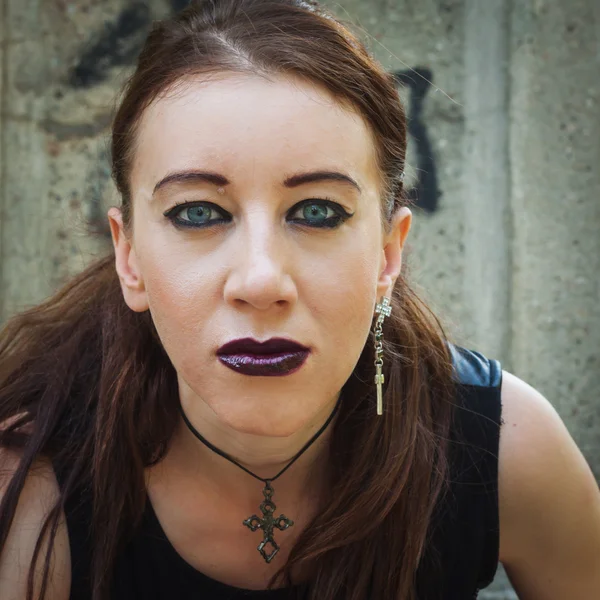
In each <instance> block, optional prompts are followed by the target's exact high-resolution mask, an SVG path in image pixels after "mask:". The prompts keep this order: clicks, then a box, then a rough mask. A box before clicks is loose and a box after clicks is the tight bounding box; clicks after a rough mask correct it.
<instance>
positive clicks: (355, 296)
mask: <svg viewBox="0 0 600 600" xmlns="http://www.w3.org/2000/svg"><path fill="white" fill-rule="evenodd" d="M202 174H209V175H202ZM324 174H329V175H324ZM130 182H131V194H132V203H133V215H134V216H133V230H132V233H131V236H130V237H129V238H127V237H126V236H125V235H124V232H123V229H122V223H121V218H120V213H119V211H118V209H114V208H113V209H111V211H109V218H110V222H111V229H112V233H113V242H114V244H115V250H116V255H117V271H118V272H119V275H120V278H121V283H122V289H123V293H124V296H125V300H126V302H127V303H128V305H129V306H130V307H131V308H132V309H133V310H136V311H144V310H148V309H149V310H150V313H151V315H152V319H153V321H154V323H155V326H156V329H157V331H158V334H159V336H160V339H161V341H162V343H163V345H164V348H165V350H166V352H167V354H168V355H169V357H170V359H171V361H172V363H173V365H174V367H175V369H176V371H177V375H178V379H179V390H180V396H181V401H182V404H183V406H184V407H185V408H186V411H189V414H193V413H194V411H195V410H196V409H197V408H198V407H199V403H202V410H205V409H206V408H207V407H208V409H209V410H210V411H212V413H214V415H215V416H216V417H217V418H218V420H219V421H220V422H221V423H222V424H224V425H225V426H227V427H231V428H233V429H234V430H237V431H240V432H246V433H253V434H258V435H266V436H289V435H291V434H293V433H295V432H297V431H300V430H301V429H302V428H305V427H310V426H313V424H314V423H315V422H317V421H320V422H322V420H323V419H324V418H325V414H326V413H329V411H330V410H331V409H332V407H333V404H334V403H335V401H336V400H337V397H338V394H339V391H340V389H341V388H342V386H343V384H344V383H345V382H346V380H347V379H348V378H349V377H350V375H351V373H352V370H353V369H354V367H355V365H356V363H357V361H358V358H359V356H360V354H361V352H362V350H363V347H364V345H365V343H366V341H367V336H368V334H369V329H370V327H371V324H372V318H373V311H374V306H375V303H376V301H378V300H379V299H380V298H381V296H382V295H384V294H386V295H390V294H391V289H392V286H393V283H394V281H395V279H396V277H397V276H398V273H399V272H400V261H401V250H402V245H403V243H404V238H405V236H406V234H407V233H408V230H409V227H410V219H411V215H410V211H409V210H408V209H403V210H401V211H400V212H399V213H398V215H397V216H396V218H395V221H394V223H393V227H392V230H391V232H390V233H389V234H384V231H383V229H382V224H381V218H380V185H381V178H380V175H379V172H378V169H377V164H376V155H375V147H374V144H373V141H372V137H371V134H370V130H369V129H368V127H367V125H366V124H365V122H364V121H363V120H362V118H361V117H360V116H359V115H358V114H357V113H355V112H353V111H351V110H349V109H347V108H344V107H343V106H342V105H340V104H339V103H338V102H336V101H335V100H334V99H333V98H332V97H331V96H330V95H329V94H328V93H327V92H326V91H324V90H322V89H321V88H318V87H315V86H314V85H312V84H310V83H306V82H304V81H302V80H299V79H295V78H294V79H292V78H283V77H281V78H275V79H274V80H271V81H267V80H266V79H264V78H260V77H257V76H256V77H255V76H250V75H236V74H227V75H223V76H221V77H218V78H213V79H211V80H209V81H206V79H205V80H204V81H203V80H202V79H201V78H194V79H190V80H189V81H187V82H186V84H185V85H182V86H180V87H178V88H177V89H176V91H175V92H174V93H172V94H169V95H167V96H163V97H162V98H160V99H159V100H157V101H156V102H154V103H153V104H152V105H151V106H150V107H149V108H148V109H146V111H145V113H144V115H143V117H142V120H141V123H140V128H139V133H138V138H137V142H136V146H135V154H134V160H133V165H132V172H131V177H130ZM177 205H179V206H177ZM273 337H277V338H286V339H291V340H294V341H296V342H298V343H300V344H302V345H303V346H305V347H307V348H309V350H310V353H309V354H308V357H307V358H306V360H305V362H304V363H303V365H302V366H301V367H300V368H299V369H297V370H295V371H294V372H292V373H290V374H287V375H283V376H266V375H258V376H256V375H248V374H244V373H240V372H238V371H236V370H232V369H231V368H228V367H227V366H225V364H224V363H223V362H222V361H221V360H220V359H219V356H218V355H217V350H218V349H219V347H220V346H222V345H223V344H225V343H227V342H230V341H232V340H234V339H239V338H254V339H255V340H258V341H264V340H267V339H269V338H273ZM195 407H196V408H195Z"/></svg>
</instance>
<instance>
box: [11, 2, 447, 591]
mask: <svg viewBox="0 0 600 600" xmlns="http://www.w3.org/2000/svg"><path fill="white" fill-rule="evenodd" d="M222 71H236V72H252V73H262V74H266V75H269V74H280V73H286V74H287V73H291V74H294V75H296V76H298V77H302V78H304V79H305V80H307V81H309V82H312V83H314V84H317V85H320V86H323V87H324V88H326V89H327V90H329V91H330V92H331V93H332V94H333V95H334V97H335V98H336V99H337V100H338V101H339V102H340V103H344V104H346V105H348V106H351V107H352V108H353V109H354V110H356V111H358V113H359V114H361V115H362V116H363V118H364V119H365V120H366V122H367V123H368V125H369V126H370V128H371V130H372V133H373V137H374V140H375V143H376V150H377V155H378V160H379V167H380V171H381V174H382V180H383V183H384V186H383V188H384V190H385V193H384V194H383V197H382V199H381V206H382V219H383V223H384V224H386V225H387V224H389V222H390V218H391V216H392V214H393V212H394V211H395V210H397V209H398V208H399V207H400V206H403V205H405V204H406V203H407V200H406V196H405V194H404V193H403V188H402V180H401V173H402V172H403V170H404V160H405V153H406V119H405V115H404V111H403V108H402V105H401V102H400V100H399V97H398V93H397V90H396V87H395V84H394V81H393V78H392V77H391V75H389V74H387V73H386V72H385V70H384V69H383V68H382V67H381V65H379V64H378V63H377V62H376V61H375V60H374V59H373V58H372V57H371V56H370V55H369V53H368V52H367V50H366V49H365V47H364V46H363V44H362V43H361V42H360V41H359V40H358V38H357V37H356V36H355V35H354V34H352V33H351V31H350V29H349V27H348V26H346V25H344V24H342V23H341V22H339V21H338V20H336V19H335V18H333V17H332V16H331V15H330V14H328V13H326V12H325V11H324V10H323V9H322V8H320V7H318V6H317V5H316V3H314V2H302V1H300V0H202V1H199V2H193V3H192V4H191V6H189V7H188V8H187V9H185V10H184V11H183V12H181V13H180V14H179V15H178V16H176V17H174V18H172V19H170V20H165V21H161V22H158V23H156V24H155V26H154V28H153V29H152V31H151V33H150V34H149V36H148V39H147V41H146V44H145V46H144V48H143V50H142V52H141V54H140V56H139V60H138V64H137V69H136V70H135V72H134V74H133V75H132V77H131V78H130V80H129V82H128V84H127V86H126V88H125V92H124V96H123V97H122V100H121V103H120V106H119V109H118V111H117V114H116V117H115V119H114V123H113V131H112V164H113V176H114V179H115V182H116V185H117V188H118V190H119V192H120V194H121V197H122V211H123V218H124V222H125V226H126V228H128V230H130V228H131V225H132V218H133V215H132V210H131V200H130V189H129V174H130V170H131V169H130V167H131V160H132V156H133V153H134V152H135V140H136V128H137V126H138V124H139V121H140V117H141V115H142V113H143V111H144V109H145V108H146V107H147V106H148V105H149V104H150V103H151V102H152V101H153V100H155V99H156V98H157V97H158V96H159V95H160V94H161V93H163V92H164V91H165V90H167V89H169V88H171V87H172V86H174V85H176V84H177V82H178V81H180V80H181V79H182V78H184V77H186V76H189V75H195V74H210V73H216V72H222ZM392 306H393V310H392V316H391V317H390V318H389V319H387V320H386V323H385V326H384V336H385V341H384V352H385V354H384V357H385V360H384V372H385V380H386V390H385V397H384V403H385V411H384V416H383V417H378V416H377V415H376V414H375V410H374V399H373V395H374V385H373V383H372V382H373V376H374V367H373V360H374V353H373V347H374V344H373V338H372V334H371V336H370V337H369V340H368V343H367V344H366V346H365V348H364V350H363V352H362V355H361V357H360V360H359V362H358V364H357V366H356V368H355V370H354V372H353V373H352V375H351V376H350V378H349V380H348V381H347V383H346V384H345V386H344V389H343V390H342V394H343V403H342V406H341V408H340V411H341V413H340V416H339V419H338V420H337V421H336V424H335V428H334V431H333V434H332V441H331V444H332V452H331V457H332V458H331V460H332V461H333V464H332V469H331V472H332V474H333V475H332V480H331V482H330V488H329V490H328V497H327V498H326V501H325V502H324V505H323V509H322V511H321V512H320V513H319V514H318V515H317V516H316V517H315V518H314V520H313V521H312V522H311V523H310V525H309V526H308V527H307V528H306V529H305V531H303V532H302V534H301V535H300V537H299V539H298V540H297V542H296V544H295V546H294V548H293V549H292V551H291V554H290V556H289V561H288V563H287V564H286V565H285V567H283V568H282V569H280V571H278V573H276V574H275V575H274V577H273V579H272V580H271V584H272V585H274V584H275V583H276V582H277V581H279V582H280V583H282V584H285V585H290V584H291V583H293V579H292V575H291V574H292V572H296V571H295V569H296V568H298V569H300V571H301V572H306V571H308V572H310V573H311V574H312V575H311V578H310V584H309V596H308V597H309V598H310V599H311V600H316V599H317V598H318V599H319V600H334V599H336V600H337V599H344V600H365V599H366V598H380V599H386V600H388V599H389V600H392V599H394V600H396V599H397V600H409V599H412V598H415V597H416V596H415V593H416V592H415V580H416V576H417V569H418V566H419V564H420V561H421V559H422V557H423V554H424V551H425V550H426V548H427V545H428V541H429V534H430V533H431V527H430V524H431V522H432V514H433V513H434V509H435V507H436V505H437V503H438V502H439V499H440V498H441V497H442V494H443V492H444V489H445V484H446V483H447V480H448V463H449V460H448V447H447V444H446V440H447V438H448V433H449V428H450V423H451V418H452V411H453V406H454V395H455V388H454V381H453V375H452V362H451V357H450V353H449V350H448V344H447V338H446V336H445V334H444V331H443V329H442V327H441V325H440V323H439V321H438V319H437V318H436V317H435V315H434V314H433V313H432V312H431V311H430V310H429V309H428V308H427V306H426V305H425V303H423V302H422V301H421V300H420V299H419V297H418V296H417V294H416V293H415V292H414V290H413V289H411V287H410V286H409V283H408V281H407V271H406V261H405V266H403V270H402V273H401V275H400V277H399V278H398V281H397V284H396V286H395V289H394V290H393V294H392ZM177 402H178V393H177V382H176V374H175V372H174V368H173V366H172V364H171V363H170V361H169V358H168V356H167V355H166V353H165V351H164V349H163V348H162V346H161V344H160V341H159V338H158V336H157V334H156V330H155V329H154V326H153V323H152V320H151V318H150V315H149V312H145V313H136V312H133V311H131V310H130V309H129V308H128V307H127V305H126V304H125V302H124V299H123V296H122V293H121V289H120V285H119V280H118V277H117V274H116V272H115V268H114V254H112V253H111V254H110V255H109V256H107V257H106V258H102V259H101V260H98V261H96V262H95V263H93V264H92V265H91V266H89V267H88V268H87V269H85V270H84V271H83V272H82V273H81V274H79V275H78V276H76V277H74V278H73V279H72V280H71V281H70V282H68V284H67V285H65V286H64V287H63V288H62V289H61V290H59V291H58V292H57V293H56V294H55V295H54V296H53V297H51V298H50V299H48V300H47V301H45V302H44V303H42V304H40V305H39V306H36V307H34V308H32V309H30V310H28V311H26V312H23V313H21V314H18V315H16V316H14V317H13V318H12V319H11V320H9V322H8V323H7V325H6V327H5V328H4V331H3V332H2V337H1V340H0V423H4V424H5V426H4V429H3V430H2V431H0V445H2V446H4V447H8V448H16V449H19V453H20V463H19V466H18V468H17V469H16V471H15V472H14V475H13V476H12V479H11V481H10V484H9V485H8V487H7V490H6V493H5V495H4V498H3V501H2V504H1V505H0V548H2V547H3V546H4V544H5V542H6V539H7V535H8V532H9V529H10V527H11V523H12V521H13V517H14V514H15V509H16V506H17V503H18V499H19V495H20V492H21V490H22V488H23V485H24V482H25V478H26V476H27V473H28V472H29V470H30V469H31V467H32V465H33V464H34V461H35V460H36V458H38V457H40V456H43V457H47V458H49V459H51V460H52V462H53V464H55V465H68V469H67V471H66V476H65V477H64V482H63V485H62V487H61V493H60V497H59V500H58V502H57V504H56V506H55V507H54V509H53V510H52V511H51V512H50V514H49V515H48V518H47V519H46V521H45V523H44V529H43V532H42V535H44V534H48V535H50V539H51V540H52V539H53V536H54V534H55V532H56V530H57V527H58V522H59V519H60V515H61V513H62V511H63V510H64V507H65V503H66V502H67V501H68V499H69V498H70V497H71V495H72V494H73V493H74V491H75V490H76V488H77V489H87V490H89V491H90V492H91V494H92V497H93V510H92V522H91V530H92V535H93V561H92V576H91V580H92V584H93V598H94V600H100V599H101V598H106V597H107V595H108V592H109V585H110V577H111V568H112V565H113V564H114V561H115V558H116V556H117V554H118V552H119V550H120V549H121V548H122V546H123V544H124V543H125V542H126V541H127V539H128V538H129V536H130V535H131V534H132V533H133V532H134V531H135V528H136V526H137V525H138V524H139V523H140V520H141V517H142V513H143V510H144V503H145V501H146V493H145V488H144V469H145V467H147V466H149V465H151V464H154V463H156V462H157V461H159V460H161V458H162V457H163V456H164V454H165V451H166V449H167V447H168V444H169V440H170V437H171V435H172V433H173V430H174V427H175V424H176V423H177V420H178V412H177ZM42 535H41V536H40V540H41V539H42ZM42 547H43V546H42V543H41V541H38V547H37V548H36V556H35V557H34V561H35V560H37V558H38V557H39V556H40V554H41V548H42ZM45 561H46V562H45V569H44V575H43V580H42V596H43V593H44V592H45V589H46V587H47V585H46V584H47V579H48V565H49V553H48V554H47V555H46V556H45ZM32 598H33V569H31V573H30V581H29V591H28V599H29V600H31V599H32Z"/></svg>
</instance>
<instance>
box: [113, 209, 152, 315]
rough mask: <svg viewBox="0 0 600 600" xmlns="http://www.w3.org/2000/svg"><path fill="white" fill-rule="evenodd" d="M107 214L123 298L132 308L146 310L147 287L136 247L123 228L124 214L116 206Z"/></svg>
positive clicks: (139, 310) (136, 310)
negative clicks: (138, 262)
mask: <svg viewBox="0 0 600 600" xmlns="http://www.w3.org/2000/svg"><path fill="white" fill-rule="evenodd" d="M107 214H108V222H109V225H110V233H111V236H112V242H113V246H114V249H115V267H116V270H117V274H118V275H119V279H120V281H121V290H122V292H123V298H124V299H125V303H126V304H127V306H129V308H131V310H133V311H135V312H144V311H146V310H148V299H147V297H146V288H145V286H144V280H143V278H142V275H141V272H140V270H139V267H138V264H137V257H136V254H135V249H134V248H133V246H132V245H131V242H130V241H129V239H128V238H127V235H126V234H125V229H124V228H123V216H122V214H121V211H120V210H119V209H118V208H115V207H111V208H110V209H109V211H108V213H107Z"/></svg>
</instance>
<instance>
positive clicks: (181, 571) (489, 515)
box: [55, 344, 502, 600]
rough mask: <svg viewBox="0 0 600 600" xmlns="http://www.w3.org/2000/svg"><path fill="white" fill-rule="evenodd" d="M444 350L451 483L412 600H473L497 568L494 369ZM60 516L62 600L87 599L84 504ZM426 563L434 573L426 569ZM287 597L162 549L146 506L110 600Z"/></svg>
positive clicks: (461, 352)
mask: <svg viewBox="0 0 600 600" xmlns="http://www.w3.org/2000/svg"><path fill="white" fill-rule="evenodd" d="M450 349H451V351H452V356H453V362H454V372H455V377H456V380H457V382H458V387H457V390H458V394H459V396H460V397H459V399H458V402H457V404H458V408H457V414H456V418H455V426H454V427H453V432H452V435H451V439H452V440H453V441H455V442H456V443H455V444H452V451H451V482H452V483H451V487H450V492H449V493H448V494H446V495H445V497H444V501H443V502H442V503H440V505H439V506H438V510H437V512H436V514H435V516H434V523H435V527H434V528H433V534H432V539H431V542H430V545H429V547H428V549H427V550H426V552H425V555H424V559H423V562H422V564H421V567H420V568H419V571H418V573H417V597H418V600H473V599H475V598H477V593H478V591H479V590H481V589H483V588H484V587H486V586H487V585H489V584H490V583H491V581H492V580H493V578H494V574H495V572H496V568H497V565H498V550H499V520H498V447H499V437H500V424H501V402H500V386H501V381H502V370H501V366H500V363H499V362H498V361H497V360H491V359H488V358H486V357H484V356H483V355H481V354H480V353H478V352H475V351H472V350H467V349H465V348H461V347H459V346H455V345H452V344H451V345H450ZM61 467H62V468H61ZM55 470H56V474H57V478H58V481H59V485H61V484H62V482H63V481H64V476H63V475H64V472H65V471H64V465H55ZM65 513H66V518H67V527H68V531H69V542H70V548H71V564H72V584H71V595H70V600H89V599H90V598H91V591H90V585H89V574H90V555H91V549H90V544H89V530H90V515H91V504H90V499H89V498H88V497H84V496H76V497H75V496H73V497H71V498H69V499H68V500H67V504H66V508H65ZM434 561H435V564H436V565H437V567H436V568H435V569H434V568H430V566H431V565H432V564H433V562H434ZM290 596H291V594H290V590H289V589H286V588H282V589H276V590H243V589H240V588H236V587H233V586H230V585H226V584H224V583H221V582H219V581H216V580H214V579H212V578H210V577H208V576H207V575H205V574H203V573H201V572H199V571H197V570H196V569H194V568H193V567H192V566H191V565H190V564H188V563H187V562H186V561H185V560H184V559H183V558H182V557H181V556H180V555H179V554H178V553H177V552H176V550H175V549H174V547H173V546H172V545H171V544H170V542H169V540H168V539H167V537H166V536H165V533H164V532H163V530H162V528H161V526H160V523H159V521H158V519H157V517H156V515H155V513H154V511H153V509H152V505H151V503H150V502H149V501H148V502H146V511H145V514H144V517H143V520H142V524H141V526H140V528H139V530H138V531H137V533H136V535H135V536H134V537H133V539H132V540H131V541H130V542H129V544H128V545H127V546H126V548H125V549H124V551H123V552H122V553H121V554H120V555H119V556H118V558H117V560H116V563H115V569H114V575H113V585H112V593H111V600H138V599H139V600H142V599H143V600H171V599H177V600H192V599H193V600H242V599H243V600H287V599H288V598H290ZM365 600H372V599H365ZM377 600H387V599H377ZM390 600H392V599H390ZM393 600H396V599H393Z"/></svg>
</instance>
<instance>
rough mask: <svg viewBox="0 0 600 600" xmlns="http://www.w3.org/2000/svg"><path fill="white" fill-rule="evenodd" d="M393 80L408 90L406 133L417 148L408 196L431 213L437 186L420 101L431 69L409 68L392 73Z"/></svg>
mask: <svg viewBox="0 0 600 600" xmlns="http://www.w3.org/2000/svg"><path fill="white" fill-rule="evenodd" d="M394 77H395V79H396V81H397V82H398V83H399V84H400V85H403V86H406V87H408V88H409V90H410V96H409V98H410V99H409V103H408V110H407V116H408V133H409V135H410V136H411V137H412V139H413V140H414V141H415V144H416V151H417V173H418V178H417V183H416V185H415V186H414V187H413V188H411V189H410V190H408V196H409V198H410V199H411V200H412V201H413V202H414V203H415V205H416V206H418V207H419V208H421V209H423V210H424V211H426V212H430V213H434V212H435V211H436V210H437V208H438V204H439V198H440V196H441V192H440V190H439V188H438V177H437V168H436V164H435V160H434V156H433V148H432V145H431V141H430V140H429V135H428V133H427V127H426V125H425V122H424V121H423V105H424V102H425V96H426V95H427V91H428V90H429V88H430V86H431V84H430V82H431V81H432V78H433V73H432V72H431V71H430V70H429V69H425V68H422V67H416V68H415V69H412V70H409V71H398V72H396V73H394Z"/></svg>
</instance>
